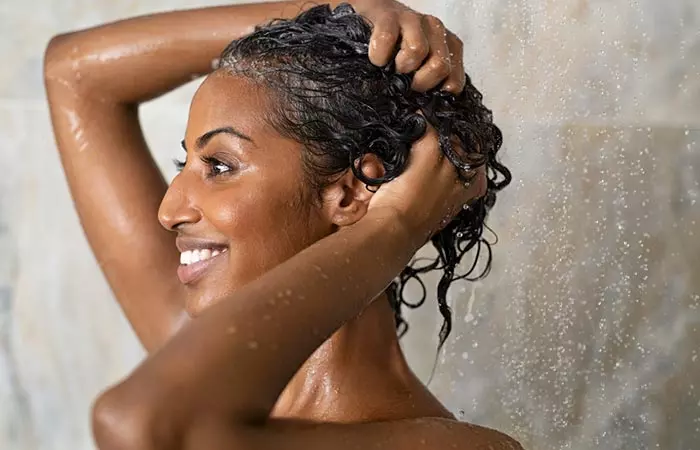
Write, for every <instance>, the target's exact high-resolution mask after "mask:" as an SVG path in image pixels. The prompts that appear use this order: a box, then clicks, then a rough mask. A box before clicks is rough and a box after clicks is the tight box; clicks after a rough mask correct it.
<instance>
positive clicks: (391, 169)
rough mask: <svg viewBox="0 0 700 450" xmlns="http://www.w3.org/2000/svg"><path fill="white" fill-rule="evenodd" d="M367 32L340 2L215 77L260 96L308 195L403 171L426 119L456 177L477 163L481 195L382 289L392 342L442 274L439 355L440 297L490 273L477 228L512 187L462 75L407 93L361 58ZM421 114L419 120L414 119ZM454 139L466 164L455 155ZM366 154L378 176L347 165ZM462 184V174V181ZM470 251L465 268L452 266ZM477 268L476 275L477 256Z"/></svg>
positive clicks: (240, 43) (280, 23)
mask: <svg viewBox="0 0 700 450" xmlns="http://www.w3.org/2000/svg"><path fill="white" fill-rule="evenodd" d="M371 33H372V25H371V24H370V23H369V22H368V21H367V20H366V19H364V18H363V17H362V16H360V15H359V14H357V13H356V12H355V11H354V10H353V8H352V7H351V6H350V5H348V4H342V5H340V6H338V7H336V8H335V9H334V10H331V8H330V7H329V5H319V6H315V7H312V8H310V9H308V10H306V11H304V12H302V13H301V14H299V15H298V16H297V17H296V18H294V19H289V20H288V19H276V20H273V21H272V22H270V23H268V24H266V25H262V26H258V27H256V28H255V30H254V31H253V32H252V33H251V34H249V35H247V36H245V37H243V38H241V39H237V40H235V41H233V42H231V43H230V44H229V45H228V46H227V47H226V49H225V50H224V51H223V53H222V55H221V58H220V61H219V67H218V68H219V69H220V70H226V71H229V72H231V73H233V74H235V75H240V76H243V77H246V78H248V79H250V80H252V81H254V82H256V83H259V84H260V85H263V86H264V87H266V88H268V89H269V91H270V92H271V93H272V95H273V96H274V97H275V101H274V102H271V104H272V111H270V112H269V117H266V120H268V121H269V122H270V124H271V125H272V126H273V127H274V128H275V129H276V130H277V131H278V132H279V133H281V134H282V135H283V136H285V137H288V138H291V139H293V140H296V141H298V142H300V143H301V144H302V145H303V146H304V151H303V152H302V164H303V168H304V172H305V174H304V175H305V179H306V180H307V181H308V183H309V185H310V186H311V188H312V192H316V193H318V194H319V195H320V192H321V190H322V189H323V187H325V186H327V185H328V184H329V183H332V182H333V180H334V177H337V176H339V175H341V174H342V173H345V172H346V171H347V170H348V169H350V170H352V171H353V173H354V175H355V176H356V177H357V178H358V179H360V180H361V181H362V182H364V183H365V184H366V185H367V188H368V189H376V187H377V186H380V185H381V184H382V183H386V182H388V181H391V180H392V179H394V178H396V177H398V176H399V175H401V173H402V172H403V171H404V170H405V169H406V165H407V162H408V157H409V152H410V150H411V146H412V144H413V143H414V142H416V141H417V140H418V139H419V138H420V137H421V136H423V134H424V133H425V130H426V121H427V122H430V124H431V125H432V126H434V127H435V129H436V130H437V131H438V134H439V143H440V149H441V150H442V152H443V153H444V154H445V156H446V157H447V158H449V160H450V161H452V162H453V163H454V164H455V165H456V166H457V167H459V168H460V169H462V170H463V171H468V170H470V169H474V168H476V167H478V166H482V165H485V166H486V173H487V178H488V189H487V194H486V195H485V196H484V197H482V198H480V199H478V200H477V201H475V202H474V203H472V204H471V205H469V208H468V209H464V210H462V211H460V212H459V214H458V215H457V217H456V218H455V219H454V220H452V221H451V222H450V223H449V224H447V226H445V228H443V229H442V230H441V231H440V232H438V233H437V234H435V235H434V236H433V237H432V238H431V242H432V245H433V246H434V247H435V250H437V256H436V257H435V258H434V259H429V260H428V262H427V263H426V262H424V259H419V260H416V259H414V260H413V261H412V262H411V263H410V264H409V265H408V266H407V267H406V268H404V269H403V270H402V271H401V273H400V274H399V275H398V277H397V278H396V279H395V280H394V281H393V282H392V283H391V285H390V286H389V288H388V289H387V293H388V296H389V301H390V303H391V306H392V309H393V311H394V317H395V322H396V328H397V332H398V334H399V336H402V335H403V334H404V333H405V332H406V331H407V330H408V324H407V323H406V321H405V320H404V318H403V316H402V314H401V310H402V307H404V306H405V307H409V308H417V307H419V306H421V305H422V304H423V303H424V302H425V300H426V297H427V290H426V287H425V283H424V282H423V280H422V279H421V276H422V275H423V274H425V273H427V272H430V271H434V270H435V271H442V275H441V278H440V281H439V283H438V285H437V302H438V308H439V310H440V313H441V315H442V317H443V319H444V321H443V324H442V327H441V329H440V334H439V346H438V349H440V348H441V347H442V346H443V344H444V343H445V340H446V339H447V336H448V335H449V333H450V331H451V329H452V313H451V309H450V307H449V305H448V304H447V290H448V288H449V287H450V285H451V284H452V283H453V282H455V281H457V280H460V279H464V280H472V281H473V280H477V279H479V278H482V277H484V276H486V275H487V274H488V272H489V270H490V267H491V246H490V244H489V242H487V241H486V240H485V239H484V238H483V237H482V234H483V231H484V220H485V218H486V215H487V213H488V211H489V210H490V209H491V207H493V205H494V203H495V201H496V192H497V191H499V190H501V189H502V188H503V187H505V186H506V185H507V184H508V183H509V182H510V180H511V175H510V172H509V171H508V169H507V168H506V167H504V166H503V165H501V164H500V163H499V162H498V161H497V160H496V153H497V152H498V150H499V148H500V147H501V144H502V135H501V132H500V130H499V129H498V127H496V126H495V125H494V124H493V122H492V114H491V111H490V110H489V109H487V108H486V107H484V105H483V104H482V95H481V93H479V91H478V90H477V89H476V88H475V87H474V86H473V85H472V84H471V80H470V79H469V77H468V76H467V82H466V86H465V88H464V90H463V91H462V92H461V93H460V94H459V95H454V94H451V93H448V92H446V91H441V90H440V89H439V88H435V89H432V90H430V91H428V92H425V93H421V92H416V91H413V90H411V89H410V86H411V81H412V79H413V75H414V74H401V73H398V72H396V70H395V66H394V62H393V61H392V62H391V63H389V64H388V65H386V66H384V67H377V66H375V65H373V64H372V63H371V62H370V61H369V58H368V48H369V40H370V36H371ZM418 111H420V112H422V114H423V115H422V116H421V115H420V114H419V113H418ZM454 138H456V139H457V141H458V142H459V144H461V148H462V149H466V150H467V154H468V156H467V157H466V158H462V157H460V156H459V155H458V154H457V153H456V152H455V149H454V147H453V142H452V141H453V140H454ZM367 154H375V155H376V156H378V157H379V159H380V160H381V161H382V164H383V166H384V169H385V174H384V175H383V176H382V177H381V178H369V177H367V176H366V175H365V174H363V173H362V172H361V171H359V170H358V168H357V167H356V165H355V164H354V163H355V162H356V161H358V160H361V159H362V158H363V157H364V156H365V155H367ZM462 176H465V175H462ZM472 249H475V251H474V252H473V253H474V259H473V261H472V262H471V263H470V266H471V267H470V268H469V269H468V270H467V271H466V273H463V274H456V273H455V272H456V268H457V266H458V264H459V263H460V262H461V260H462V258H463V257H464V256H465V254H467V253H468V252H469V251H470V250H472ZM484 255H485V256H486V258H487V260H486V263H485V264H481V265H483V266H484V268H483V269H482V270H481V271H480V272H479V273H475V272H476V268H477V263H478V261H479V258H480V257H482V256H484ZM410 280H415V281H417V282H418V283H419V284H420V286H421V288H422V297H421V298H420V300H418V301H416V302H412V301H408V300H407V299H406V297H405V288H406V285H407V283H408V282H409V281H410Z"/></svg>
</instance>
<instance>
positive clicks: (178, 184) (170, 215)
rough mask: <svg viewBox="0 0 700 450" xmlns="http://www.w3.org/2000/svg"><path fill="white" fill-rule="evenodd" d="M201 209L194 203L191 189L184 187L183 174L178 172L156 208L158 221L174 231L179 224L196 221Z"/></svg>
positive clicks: (200, 216)
mask: <svg viewBox="0 0 700 450" xmlns="http://www.w3.org/2000/svg"><path fill="white" fill-rule="evenodd" d="M201 218H202V214H201V211H200V210H199V208H197V207H196V206H195V204H194V201H193V199H192V195H191V189H186V180H185V175H184V174H182V173H181V174H179V175H177V176H176V177H175V179H174V180H173V182H172V183H171V184H170V186H169V187H168V190H167V191H166V192H165V196H164V197H163V200H162V201H161V202H160V208H158V221H159V222H160V224H161V225H162V226H163V227H164V228H165V229H167V230H170V231H175V230H176V229H177V228H178V227H179V226H180V225H183V224H187V223H190V224H192V223H197V222H198V221H199V220H200V219H201Z"/></svg>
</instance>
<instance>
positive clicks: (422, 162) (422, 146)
mask: <svg viewBox="0 0 700 450" xmlns="http://www.w3.org/2000/svg"><path fill="white" fill-rule="evenodd" d="M442 156H443V153H442V150H440V142H439V140H438V132H437V130H436V129H435V127H433V126H432V125H431V124H430V123H428V122H426V129H425V133H424V134H423V136H421V138H420V139H418V140H417V141H416V142H415V143H414V144H413V146H412V148H411V156H410V160H409V161H410V162H409V165H410V164H413V165H414V167H416V166H418V167H437V166H440V165H442V164H443V158H442Z"/></svg>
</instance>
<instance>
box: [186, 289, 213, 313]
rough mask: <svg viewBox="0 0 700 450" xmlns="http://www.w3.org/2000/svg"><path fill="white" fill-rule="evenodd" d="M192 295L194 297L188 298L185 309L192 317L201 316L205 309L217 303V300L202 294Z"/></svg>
mask: <svg viewBox="0 0 700 450" xmlns="http://www.w3.org/2000/svg"><path fill="white" fill-rule="evenodd" d="M191 295H192V297H191V298H188V299H187V303H186V304H185V311H186V312H187V315H188V316H190V317H191V318H192V319H195V318H197V317H199V316H200V315H201V314H202V313H203V312H204V311H206V310H207V309H209V307H211V306H212V305H213V304H215V303H216V301H214V300H208V299H206V297H204V296H202V295H196V294H194V293H192V294H191Z"/></svg>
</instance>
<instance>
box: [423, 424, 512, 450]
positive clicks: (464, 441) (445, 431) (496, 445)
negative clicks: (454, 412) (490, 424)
mask: <svg viewBox="0 0 700 450" xmlns="http://www.w3.org/2000/svg"><path fill="white" fill-rule="evenodd" d="M410 422H414V423H413V424H412V426H418V427H419V428H424V431H425V434H426V439H429V440H430V439H431V438H432V439H434V440H435V441H438V442H440V441H441V442H446V441H449V442H450V447H451V448H453V449H456V450H523V447H522V445H520V443H519V442H518V441H516V440H515V439H513V438H512V437H510V436H508V435H507V434H505V433H502V432H500V431H497V430H494V429H492V428H487V427H483V426H480V425H475V424H471V423H468V422H460V421H457V420H452V419H445V418H422V419H413V420H411V421H410Z"/></svg>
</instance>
